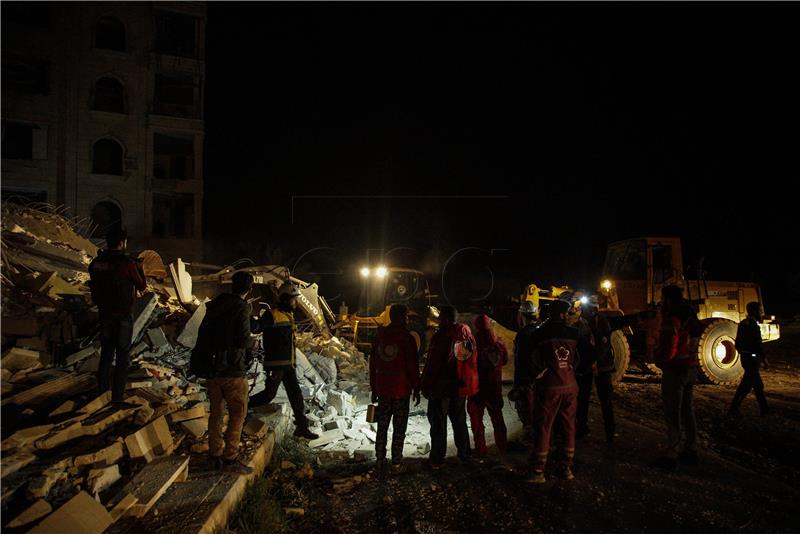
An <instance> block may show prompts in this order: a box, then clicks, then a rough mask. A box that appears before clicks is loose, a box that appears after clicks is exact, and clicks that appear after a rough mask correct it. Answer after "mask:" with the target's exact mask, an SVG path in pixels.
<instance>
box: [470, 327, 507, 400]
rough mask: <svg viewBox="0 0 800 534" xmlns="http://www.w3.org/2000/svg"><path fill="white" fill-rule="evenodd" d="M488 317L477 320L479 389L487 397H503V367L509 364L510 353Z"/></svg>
mask: <svg viewBox="0 0 800 534" xmlns="http://www.w3.org/2000/svg"><path fill="white" fill-rule="evenodd" d="M491 324H492V320H491V319H490V318H489V316H488V315H479V316H477V317H476V318H475V341H476V343H477V346H478V389H479V390H480V394H482V395H486V396H500V397H502V395H503V366H504V365H505V364H507V363H508V351H507V350H506V346H505V345H504V344H503V342H502V340H501V339H500V338H498V337H497V334H495V333H494V331H492V328H491Z"/></svg>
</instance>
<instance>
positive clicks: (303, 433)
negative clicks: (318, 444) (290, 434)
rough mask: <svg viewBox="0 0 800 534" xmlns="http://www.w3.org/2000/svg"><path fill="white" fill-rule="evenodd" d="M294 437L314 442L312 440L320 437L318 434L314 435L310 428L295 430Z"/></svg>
mask: <svg viewBox="0 0 800 534" xmlns="http://www.w3.org/2000/svg"><path fill="white" fill-rule="evenodd" d="M294 437H296V438H303V439H307V440H312V439H317V438H318V437H319V436H318V435H317V434H314V433H313V432H312V431H310V430H309V429H308V428H301V427H297V428H295V429H294Z"/></svg>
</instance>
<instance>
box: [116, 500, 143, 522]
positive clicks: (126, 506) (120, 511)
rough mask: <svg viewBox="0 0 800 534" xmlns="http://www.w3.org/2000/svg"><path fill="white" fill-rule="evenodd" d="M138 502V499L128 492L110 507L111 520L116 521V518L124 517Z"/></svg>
mask: <svg viewBox="0 0 800 534" xmlns="http://www.w3.org/2000/svg"><path fill="white" fill-rule="evenodd" d="M138 502H139V499H137V498H136V497H134V496H133V495H131V494H130V493H129V494H127V495H125V496H124V497H123V498H122V499H120V501H119V502H118V503H117V504H116V505H115V506H114V507H113V508H112V509H111V520H112V521H113V522H114V523H116V522H117V520H118V519H120V518H122V517H125V516H126V515H127V514H128V512H129V511H130V509H131V508H132V507H133V506H134V505H135V504H136V503H138Z"/></svg>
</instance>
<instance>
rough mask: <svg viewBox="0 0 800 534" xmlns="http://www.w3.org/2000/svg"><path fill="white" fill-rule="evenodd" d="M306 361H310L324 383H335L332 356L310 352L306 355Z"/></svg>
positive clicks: (334, 364) (334, 366)
mask: <svg viewBox="0 0 800 534" xmlns="http://www.w3.org/2000/svg"><path fill="white" fill-rule="evenodd" d="M308 361H309V362H311V365H313V366H314V368H315V369H316V370H317V372H318V373H319V375H320V376H321V377H322V380H324V381H325V383H327V384H335V383H336V361H335V360H334V359H333V358H328V357H327V356H322V355H320V354H316V353H311V354H309V355H308Z"/></svg>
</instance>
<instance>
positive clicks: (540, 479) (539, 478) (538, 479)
mask: <svg viewBox="0 0 800 534" xmlns="http://www.w3.org/2000/svg"><path fill="white" fill-rule="evenodd" d="M528 482H530V483H531V484H544V483H545V482H547V479H546V478H544V471H534V472H533V475H531V476H530V478H528Z"/></svg>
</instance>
